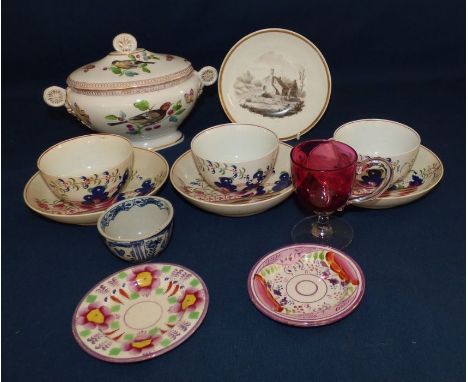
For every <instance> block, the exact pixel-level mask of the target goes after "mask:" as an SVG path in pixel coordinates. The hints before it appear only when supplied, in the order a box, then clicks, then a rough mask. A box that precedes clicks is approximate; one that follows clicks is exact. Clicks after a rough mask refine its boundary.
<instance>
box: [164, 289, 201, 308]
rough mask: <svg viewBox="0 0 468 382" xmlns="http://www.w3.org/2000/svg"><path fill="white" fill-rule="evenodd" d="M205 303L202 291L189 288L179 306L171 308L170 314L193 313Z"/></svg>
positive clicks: (180, 299)
mask: <svg viewBox="0 0 468 382" xmlns="http://www.w3.org/2000/svg"><path fill="white" fill-rule="evenodd" d="M204 301H205V299H204V296H203V291H202V290H197V289H194V288H187V289H186V290H185V293H184V294H183V295H182V296H181V297H179V299H178V300H177V304H175V305H173V306H171V308H170V309H169V311H170V312H173V313H179V314H184V313H185V312H192V311H194V310H196V309H197V308H198V306H200V305H201V304H203V302H204Z"/></svg>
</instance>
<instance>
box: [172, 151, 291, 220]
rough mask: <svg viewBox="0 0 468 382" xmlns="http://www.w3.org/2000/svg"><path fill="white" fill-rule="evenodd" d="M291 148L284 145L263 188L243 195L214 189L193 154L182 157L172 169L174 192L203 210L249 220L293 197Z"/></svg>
mask: <svg viewBox="0 0 468 382" xmlns="http://www.w3.org/2000/svg"><path fill="white" fill-rule="evenodd" d="M290 152H291V146H289V145H287V144H285V143H281V144H280V145H279V150H278V157H277V159H276V163H275V166H274V171H273V174H272V175H271V176H270V178H269V179H268V180H267V182H266V183H264V184H263V185H262V186H260V187H258V188H254V189H250V190H248V191H246V192H244V193H232V192H229V191H228V190H226V191H222V190H219V189H214V188H212V187H210V186H209V185H208V183H206V182H205V181H204V180H203V178H202V177H201V176H200V174H199V173H198V171H197V168H196V166H195V163H194V161H193V157H192V153H191V150H189V151H187V152H185V153H184V154H182V155H181V156H180V157H179V158H178V159H177V160H176V161H175V162H174V164H173V166H172V168H171V173H170V178H171V183H172V185H173V186H174V188H175V189H176V190H177V191H178V192H179V193H180V194H181V195H182V196H183V197H184V198H185V199H187V200H188V201H189V202H190V203H192V204H193V205H195V206H197V207H198V208H201V209H202V210H205V211H208V212H211V213H214V214H218V215H223V216H234V217H241V216H249V215H255V214H258V213H261V212H264V211H266V210H268V209H270V208H272V207H274V206H276V205H278V204H279V203H281V202H282V201H284V200H285V199H287V198H288V197H289V196H290V195H291V194H292V193H293V186H292V180H291V169H290V164H289V153H290Z"/></svg>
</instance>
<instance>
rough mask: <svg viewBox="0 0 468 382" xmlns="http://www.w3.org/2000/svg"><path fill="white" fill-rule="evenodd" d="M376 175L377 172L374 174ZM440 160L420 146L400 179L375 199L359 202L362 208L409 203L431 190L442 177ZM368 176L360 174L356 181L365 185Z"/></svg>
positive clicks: (378, 207) (442, 169)
mask: <svg viewBox="0 0 468 382" xmlns="http://www.w3.org/2000/svg"><path fill="white" fill-rule="evenodd" d="M376 175H377V176H378V174H376ZM443 175H444V166H443V164H442V161H441V160H440V159H439V158H438V157H437V155H435V154H434V153H433V152H432V151H431V150H429V149H428V148H427V147H424V146H420V148H419V152H418V156H417V157H416V161H415V162H414V165H413V168H412V169H411V171H410V172H409V173H408V175H407V176H406V177H405V179H403V180H402V181H400V182H398V183H396V184H394V185H393V186H392V187H390V188H389V189H388V190H387V191H385V192H384V193H383V194H382V195H381V196H380V197H378V198H377V199H375V200H372V201H369V202H364V203H361V204H359V205H357V206H359V207H364V208H374V209H380V208H391V207H396V206H400V205H403V204H407V203H411V202H412V201H414V200H416V199H419V198H421V197H423V196H424V195H426V194H427V193H428V192H429V191H431V190H432V189H433V188H434V187H435V186H436V185H437V184H438V183H439V182H440V180H441V179H442V176H443ZM369 181H371V180H370V177H369V176H367V177H366V176H365V175H364V176H361V177H360V178H359V179H358V182H359V183H360V184H361V185H364V186H366V184H368V183H369Z"/></svg>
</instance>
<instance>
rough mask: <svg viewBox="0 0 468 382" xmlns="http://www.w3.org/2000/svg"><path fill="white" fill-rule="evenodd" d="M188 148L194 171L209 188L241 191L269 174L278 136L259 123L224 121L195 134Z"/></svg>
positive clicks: (257, 184)
mask: <svg viewBox="0 0 468 382" xmlns="http://www.w3.org/2000/svg"><path fill="white" fill-rule="evenodd" d="M191 148H192V155H193V159H194V161H195V165H196V166H197V169H198V172H199V173H200V175H201V176H202V177H203V179H204V180H205V181H206V182H207V183H208V184H209V185H210V186H211V187H213V188H214V189H217V190H221V191H225V192H226V191H227V192H244V191H247V190H250V189H253V188H255V187H258V186H260V185H261V184H262V183H263V182H264V181H265V180H266V179H267V178H268V177H269V176H270V175H271V173H272V171H273V167H274V165H275V162H276V156H277V154H278V148H279V139H278V136H277V135H276V134H275V133H274V132H272V131H271V130H269V129H267V128H265V127H262V126H257V125H249V124H238V123H228V124H224V125H218V126H214V127H210V128H208V129H206V130H203V131H202V132H200V133H198V134H197V135H196V136H195V137H194V138H193V140H192V143H191Z"/></svg>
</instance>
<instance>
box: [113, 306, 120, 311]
mask: <svg viewBox="0 0 468 382" xmlns="http://www.w3.org/2000/svg"><path fill="white" fill-rule="evenodd" d="M119 310H120V305H114V306H113V307H112V308H111V312H118V311H119Z"/></svg>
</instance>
